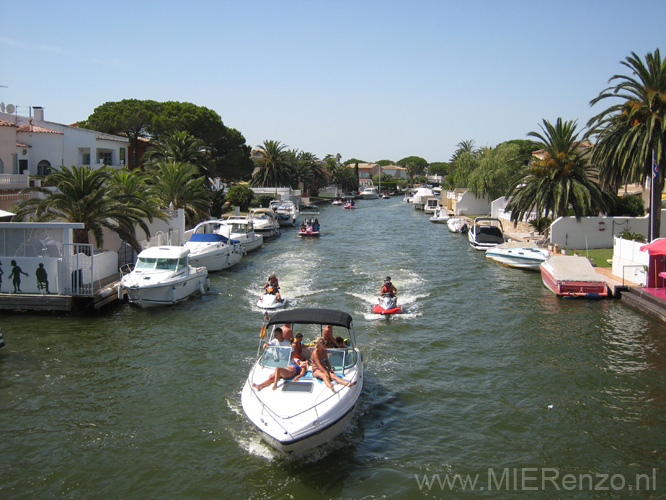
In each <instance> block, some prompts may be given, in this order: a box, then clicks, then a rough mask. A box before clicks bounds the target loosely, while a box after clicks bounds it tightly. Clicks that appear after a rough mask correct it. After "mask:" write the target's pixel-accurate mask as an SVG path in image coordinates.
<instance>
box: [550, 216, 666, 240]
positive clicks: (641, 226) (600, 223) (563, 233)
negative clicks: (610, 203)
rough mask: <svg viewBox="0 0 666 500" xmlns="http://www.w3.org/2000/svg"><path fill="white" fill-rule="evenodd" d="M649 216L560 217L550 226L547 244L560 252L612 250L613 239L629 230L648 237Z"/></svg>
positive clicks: (665, 229)
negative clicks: (561, 249)
mask: <svg viewBox="0 0 666 500" xmlns="http://www.w3.org/2000/svg"><path fill="white" fill-rule="evenodd" d="M661 220H662V223H661V237H664V236H666V210H662V211H661ZM649 223H650V221H649V216H648V215H645V216H643V217H581V219H580V221H577V220H576V218H575V217H560V218H559V219H557V220H556V221H555V222H553V224H552V225H551V226H550V242H551V243H553V244H554V243H557V244H558V245H559V246H560V248H569V249H584V248H611V247H612V246H613V237H614V236H617V235H619V234H620V233H621V232H622V231H624V230H628V231H630V232H632V233H639V234H642V235H643V236H647V233H648V225H649Z"/></svg>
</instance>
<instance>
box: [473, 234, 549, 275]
mask: <svg viewBox="0 0 666 500" xmlns="http://www.w3.org/2000/svg"><path fill="white" fill-rule="evenodd" d="M548 257H550V252H549V251H548V250H546V249H545V248H540V247H538V246H536V245H526V244H525V242H518V241H516V242H510V243H503V244H501V245H497V246H496V247H492V248H488V249H486V259H489V260H492V261H495V262H497V263H498V264H503V265H505V266H509V267H518V268H521V269H529V270H533V271H538V270H539V265H540V264H541V263H542V262H545V261H546V259H548Z"/></svg>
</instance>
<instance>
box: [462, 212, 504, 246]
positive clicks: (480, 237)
mask: <svg viewBox="0 0 666 500" xmlns="http://www.w3.org/2000/svg"><path fill="white" fill-rule="evenodd" d="M467 237H468V238H469V244H470V245H472V248H475V249H476V250H486V249H487V248H491V247H496V246H497V245H501V244H502V243H504V242H505V240H504V227H503V226H502V221H501V220H499V219H496V218H493V217H477V218H476V219H474V224H472V227H471V228H469V231H467Z"/></svg>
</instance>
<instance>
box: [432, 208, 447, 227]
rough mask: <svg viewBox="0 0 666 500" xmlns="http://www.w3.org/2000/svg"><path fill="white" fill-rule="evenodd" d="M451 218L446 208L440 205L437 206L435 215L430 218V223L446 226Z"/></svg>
mask: <svg viewBox="0 0 666 500" xmlns="http://www.w3.org/2000/svg"><path fill="white" fill-rule="evenodd" d="M450 218H451V217H450V216H449V213H448V212H447V210H446V208H444V207H443V206H441V205H438V206H437V208H436V209H435V213H434V214H433V216H432V217H430V219H429V220H430V222H435V223H437V224H446V223H447V222H448V220H449V219H450Z"/></svg>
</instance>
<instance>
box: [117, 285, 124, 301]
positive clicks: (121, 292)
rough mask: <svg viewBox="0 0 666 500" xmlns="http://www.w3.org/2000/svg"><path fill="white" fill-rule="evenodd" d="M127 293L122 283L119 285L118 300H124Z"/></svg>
mask: <svg viewBox="0 0 666 500" xmlns="http://www.w3.org/2000/svg"><path fill="white" fill-rule="evenodd" d="M124 294H125V289H124V288H123V286H122V285H118V300H123V295H124Z"/></svg>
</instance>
